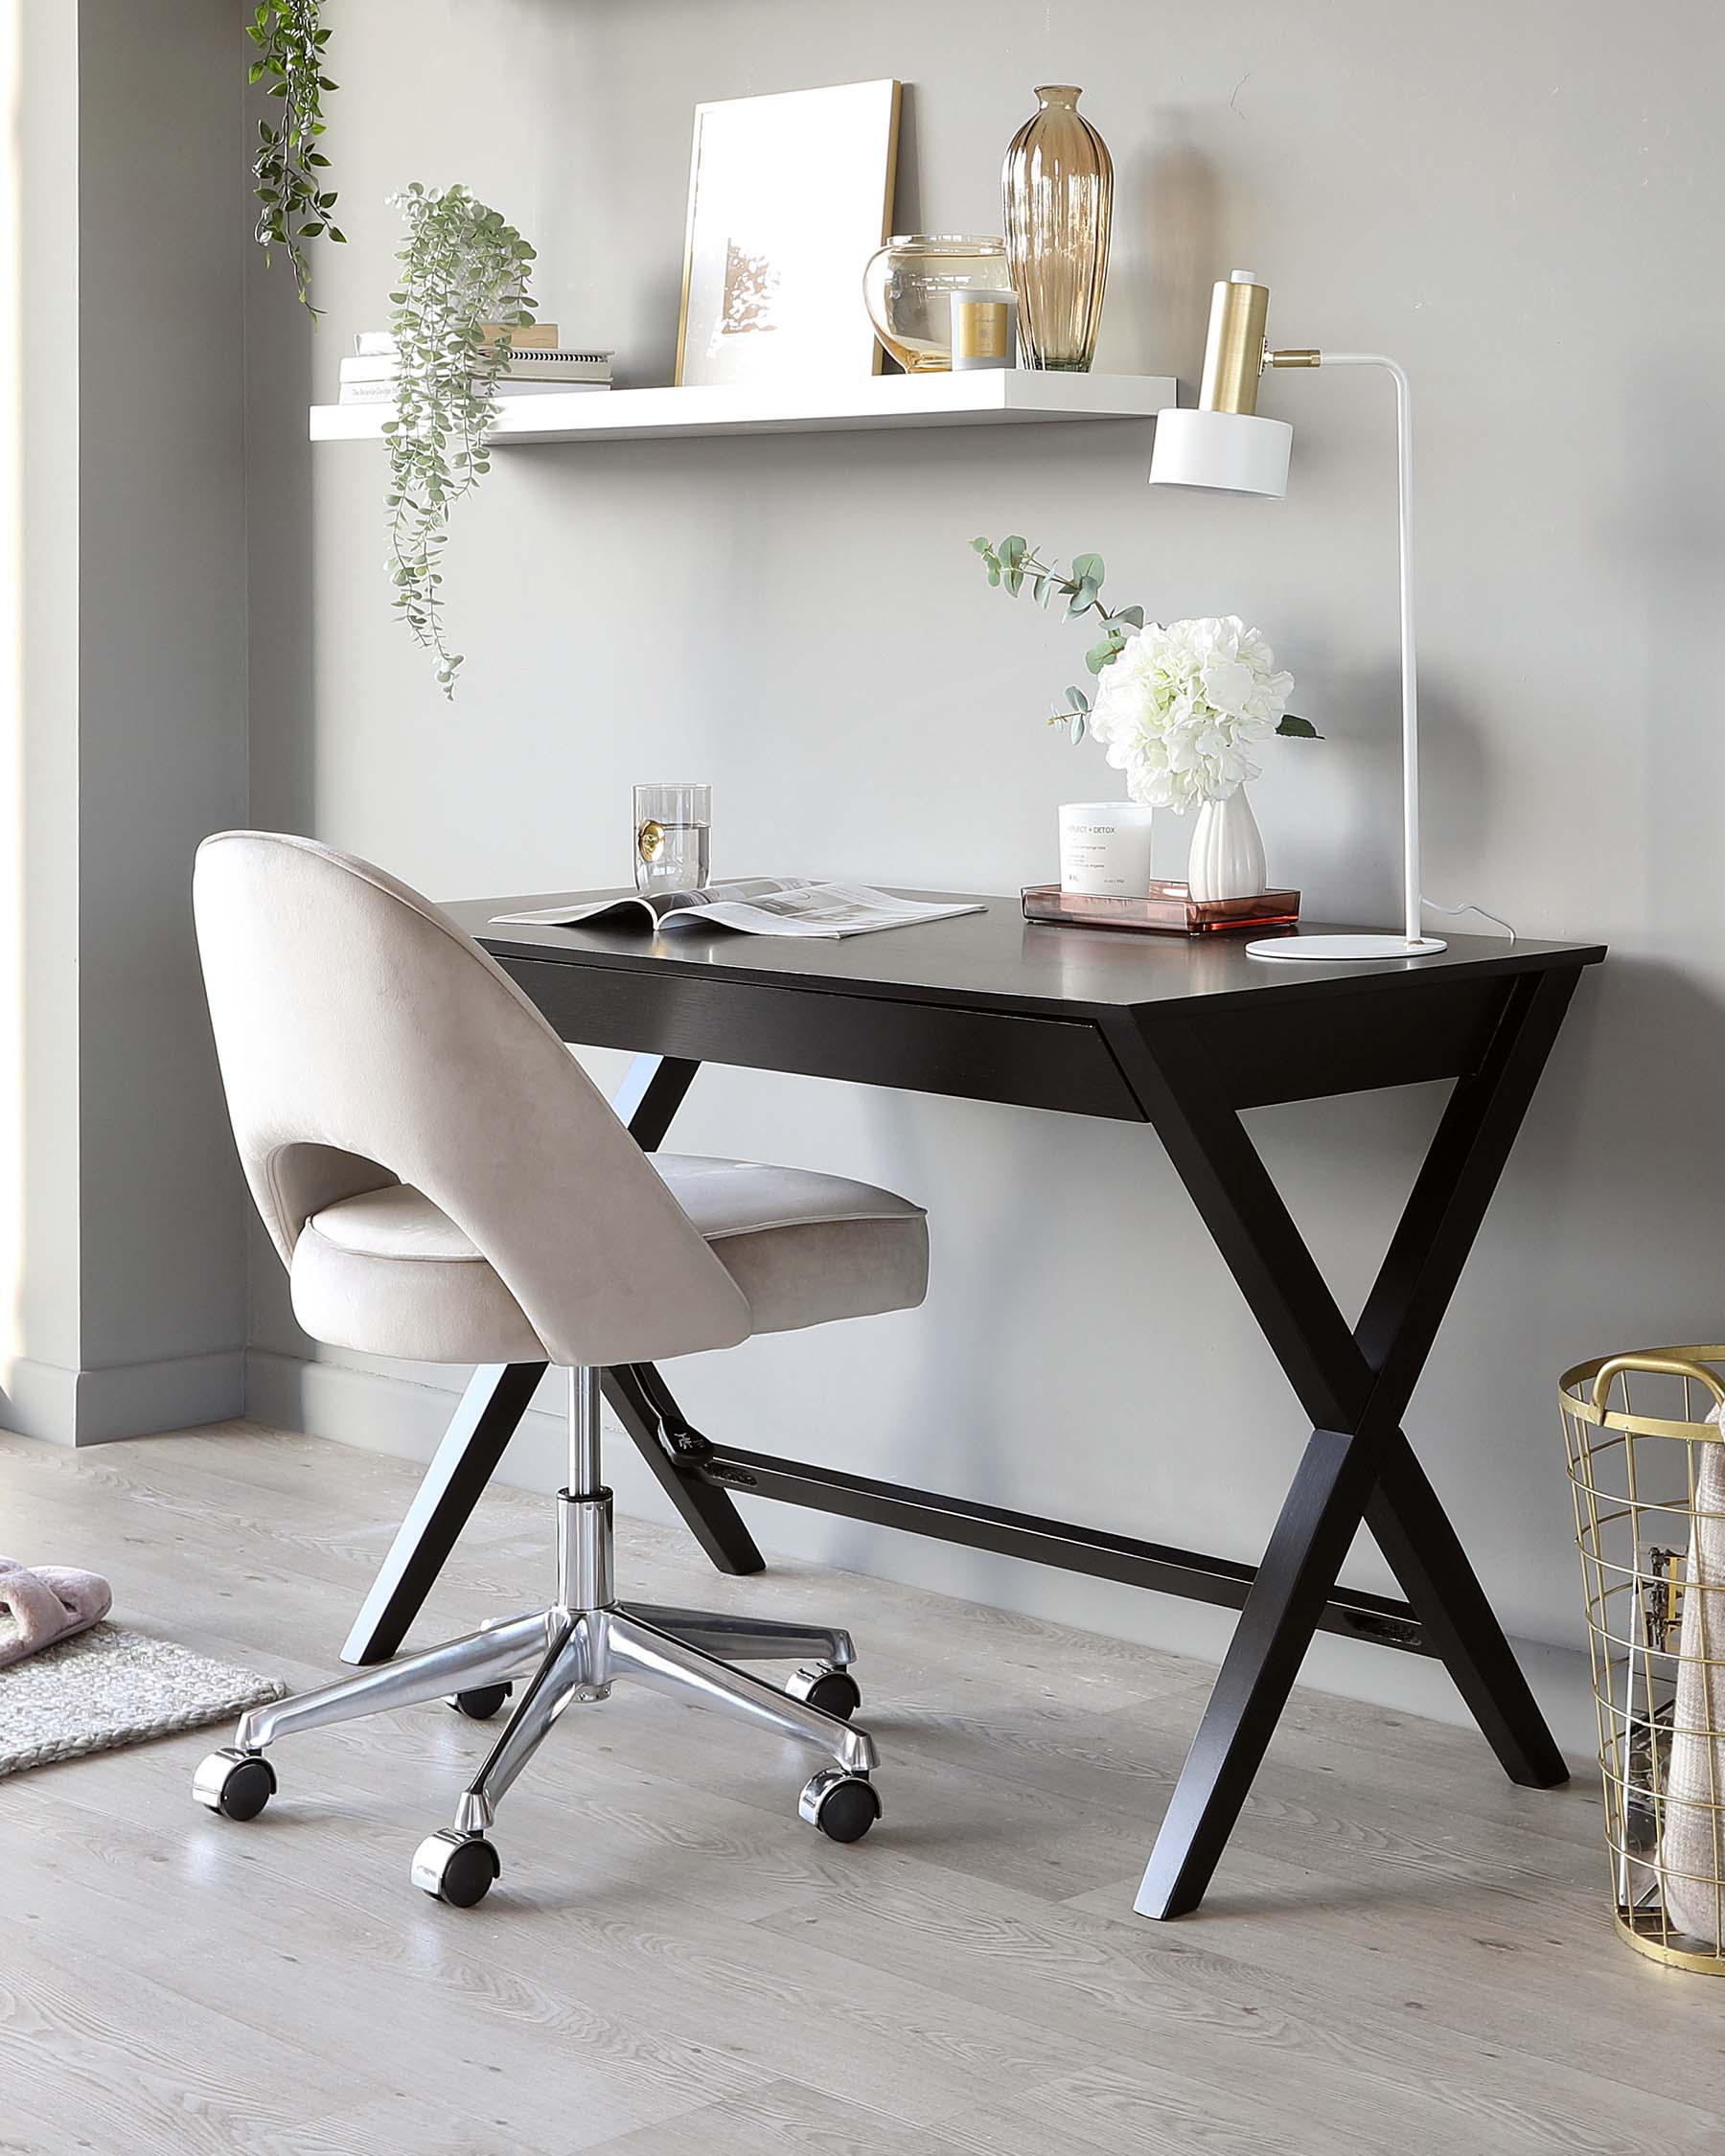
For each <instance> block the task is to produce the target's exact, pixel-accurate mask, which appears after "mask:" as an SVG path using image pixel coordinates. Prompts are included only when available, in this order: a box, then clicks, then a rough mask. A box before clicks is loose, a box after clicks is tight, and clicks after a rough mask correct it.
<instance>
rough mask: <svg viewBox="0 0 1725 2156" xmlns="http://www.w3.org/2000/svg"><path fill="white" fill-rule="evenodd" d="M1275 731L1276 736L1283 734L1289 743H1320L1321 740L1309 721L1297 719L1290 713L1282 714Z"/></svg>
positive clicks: (1321, 737) (1315, 728)
mask: <svg viewBox="0 0 1725 2156" xmlns="http://www.w3.org/2000/svg"><path fill="white" fill-rule="evenodd" d="M1276 732H1277V733H1278V734H1285V735H1286V736H1287V737H1288V739H1289V740H1290V741H1322V739H1323V736H1322V734H1321V733H1320V732H1319V731H1318V729H1317V727H1316V726H1314V725H1313V723H1312V722H1311V721H1310V720H1309V719H1297V718H1296V717H1295V716H1294V714H1293V712H1291V711H1284V712H1283V713H1282V715H1281V719H1280V721H1279V722H1278V723H1277V725H1276Z"/></svg>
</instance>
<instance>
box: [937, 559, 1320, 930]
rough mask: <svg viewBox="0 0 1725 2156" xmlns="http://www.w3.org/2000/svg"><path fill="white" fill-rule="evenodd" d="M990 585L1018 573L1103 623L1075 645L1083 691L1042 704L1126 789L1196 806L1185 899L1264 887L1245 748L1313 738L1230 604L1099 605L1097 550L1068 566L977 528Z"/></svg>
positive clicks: (1239, 894)
mask: <svg viewBox="0 0 1725 2156" xmlns="http://www.w3.org/2000/svg"><path fill="white" fill-rule="evenodd" d="M971 545H972V546H973V547H974V548H975V549H976V551H977V553H978V554H979V555H980V556H981V557H982V562H983V566H984V567H985V568H986V569H987V571H988V581H989V583H990V584H991V585H997V586H999V587H1000V588H1001V589H1003V590H1004V591H1005V592H1006V593H1007V594H1008V596H1009V597H1012V598H1015V599H1016V598H1017V597H1018V595H1019V593H1020V592H1021V591H1023V588H1024V586H1025V585H1026V584H1028V585H1029V587H1030V594H1031V597H1032V598H1033V599H1035V600H1036V601H1037V603H1038V604H1039V605H1041V606H1043V607H1045V608H1046V607H1052V606H1053V605H1054V603H1055V602H1056V601H1057V600H1060V601H1063V602H1064V611H1065V616H1066V618H1067V619H1068V620H1069V621H1076V620H1080V619H1082V618H1083V617H1084V616H1085V615H1087V614H1093V615H1094V616H1095V617H1096V619H1097V620H1098V621H1099V622H1100V623H1101V624H1102V635H1101V637H1100V638H1099V639H1098V640H1097V642H1096V643H1094V644H1092V647H1091V648H1090V650H1089V651H1088V652H1087V653H1086V654H1085V661H1084V663H1085V666H1086V668H1087V670H1088V671H1089V672H1090V673H1091V674H1092V675H1093V676H1095V677H1097V680H1096V692H1095V696H1094V698H1093V699H1092V697H1091V696H1090V695H1088V694H1087V693H1086V691H1084V690H1083V689H1080V688H1076V687H1072V688H1069V689H1068V690H1067V692H1066V702H1065V704H1064V705H1057V706H1056V707H1055V709H1054V710H1053V712H1052V713H1051V714H1050V717H1049V720H1048V723H1049V724H1050V725H1056V726H1064V727H1065V728H1066V730H1067V732H1068V734H1069V738H1070V739H1071V740H1072V741H1073V742H1075V743H1076V742H1081V741H1082V740H1083V739H1084V737H1085V735H1086V734H1087V733H1089V734H1091V735H1093V736H1094V738H1095V739H1096V740H1097V741H1098V742H1100V743H1101V744H1102V745H1103V747H1104V749H1105V750H1106V752H1107V756H1108V761H1109V763H1110V764H1111V765H1113V766H1114V768H1115V770H1118V771H1123V772H1124V773H1125V774H1126V791H1127V792H1128V793H1129V794H1130V795H1131V797H1132V798H1133V800H1135V801H1138V802H1142V803H1143V804H1144V805H1145V806H1146V807H1149V808H1156V809H1176V810H1180V811H1182V812H1184V811H1185V810H1188V809H1195V810H1196V811H1197V812H1198V821H1197V824H1196V826H1195V827H1194V830H1193V834H1192V850H1191V860H1190V863H1189V865H1188V868H1187V875H1186V880H1187V883H1188V884H1189V886H1190V889H1191V894H1192V896H1193V898H1195V899H1201V900H1207V899H1229V898H1251V897H1253V896H1255V895H1256V893H1258V892H1259V891H1261V890H1262V889H1263V888H1264V883H1265V870H1264V843H1263V839H1262V837H1260V836H1259V833H1258V827H1257V819H1256V817H1255V816H1254V815H1253V813H1252V806H1251V803H1250V802H1249V801H1248V800H1247V798H1246V794H1245V791H1244V788H1245V783H1246V781H1247V780H1248V779H1253V778H1256V777H1257V775H1258V770H1259V768H1260V767H1259V766H1258V765H1257V764H1256V763H1254V762H1253V756H1252V752H1253V749H1254V748H1255V747H1256V746H1257V745H1260V744H1262V743H1264V742H1266V741H1268V740H1270V738H1271V737H1272V736H1273V735H1276V734H1281V735H1283V736H1286V737H1288V738H1289V739H1292V740H1299V741H1316V740H1318V739H1319V735H1318V730H1317V728H1316V727H1315V726H1313V725H1312V723H1311V722H1310V721H1309V720H1305V719H1299V718H1297V717H1296V716H1295V715H1294V714H1293V713H1292V712H1291V711H1289V709H1288V708H1287V705H1288V698H1289V696H1290V695H1291V694H1292V692H1293V688H1294V677H1293V676H1292V675H1291V674H1288V673H1285V672H1278V671H1277V669H1276V654H1275V653H1274V652H1273V651H1272V650H1271V649H1270V646H1269V645H1268V644H1267V643H1266V642H1265V640H1264V638H1263V637H1262V635H1260V633H1259V632H1258V631H1256V630H1255V629H1248V628H1247V626H1246V624H1245V623H1244V622H1243V621H1242V620H1241V619H1240V617H1239V615H1238V614H1225V615H1221V616H1216V615H1207V616H1205V617H1203V618H1201V619H1198V620H1192V621H1177V622H1170V623H1168V624H1167V625H1166V626H1165V627H1164V626H1163V625H1162V624H1161V623H1160V622H1150V623H1148V624H1146V623H1145V620H1144V609H1143V608H1141V607H1138V606H1131V607H1108V606H1105V605H1104V604H1103V600H1102V584H1103V578H1104V576H1105V574H1106V572H1105V570H1104V567H1103V562H1102V557H1101V556H1100V555H1099V554H1080V555H1075V556H1074V557H1073V560H1072V562H1071V566H1070V567H1069V569H1062V568H1061V567H1060V565H1059V564H1058V563H1057V562H1044V561H1042V560H1040V559H1039V558H1038V557H1037V555H1036V554H1035V553H1034V552H1033V551H1032V550H1031V549H1030V547H1029V546H1028V545H1026V543H1025V542H1024V540H1023V539H1021V538H1019V537H1017V536H1016V535H1015V536H1013V537H1011V538H1008V539H1001V540H1000V543H999V544H998V545H997V544H996V543H995V542H994V541H993V540H992V539H973V540H972V541H971Z"/></svg>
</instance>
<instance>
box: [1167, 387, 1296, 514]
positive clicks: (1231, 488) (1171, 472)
mask: <svg viewBox="0 0 1725 2156" xmlns="http://www.w3.org/2000/svg"><path fill="white" fill-rule="evenodd" d="M1293 444H1294V429H1293V428H1292V427H1291V426H1290V425H1289V424H1288V423H1287V421H1286V420H1275V419H1260V418H1258V417H1257V416H1256V414H1255V413H1247V412H1203V411H1196V412H1195V411H1182V410H1176V409H1174V408H1173V407H1172V406H1170V407H1169V409H1168V410H1166V411H1162V412H1159V413H1158V414H1157V415H1156V445H1155V447H1154V448H1153V449H1152V450H1151V452H1150V484H1151V485H1152V486H1153V487H1202V488H1205V489H1206V490H1207V491H1208V492H1209V493H1224V494H1272V495H1274V496H1275V497H1276V499H1277V500H1278V501H1279V500H1280V499H1281V497H1282V496H1283V495H1284V494H1285V493H1287V491H1288V452H1289V450H1290V449H1291V448H1292V447H1293Z"/></svg>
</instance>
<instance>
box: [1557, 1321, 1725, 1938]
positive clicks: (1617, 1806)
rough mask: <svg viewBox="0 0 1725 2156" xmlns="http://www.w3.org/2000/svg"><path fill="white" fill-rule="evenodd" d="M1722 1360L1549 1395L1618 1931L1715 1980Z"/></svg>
mask: <svg viewBox="0 0 1725 2156" xmlns="http://www.w3.org/2000/svg"><path fill="white" fill-rule="evenodd" d="M1714 1364H1725V1347H1716V1346H1715V1347H1656V1348H1649V1349H1646V1350H1645V1351H1644V1352H1642V1353H1639V1354H1634V1355H1602V1356H1599V1357H1598V1358H1596V1359H1595V1360H1594V1361H1593V1362H1590V1363H1578V1364H1577V1365H1576V1367H1575V1368H1574V1369H1573V1370H1566V1371H1565V1372H1564V1374H1563V1376H1562V1378H1561V1379H1560V1380H1559V1383H1558V1395H1557V1397H1558V1405H1559V1408H1560V1410H1561V1412H1562V1417H1563V1435H1564V1442H1565V1444H1566V1446H1567V1447H1568V1450H1569V1471H1570V1482H1571V1484H1572V1487H1573V1491H1574V1496H1575V1501H1576V1542H1577V1544H1578V1545H1579V1546H1580V1550H1581V1575H1582V1582H1583V1586H1584V1588H1585V1591H1586V1596H1587V1629H1588V1643H1589V1646H1590V1647H1591V1649H1592V1654H1593V1687H1594V1705H1595V1708H1596V1709H1597V1710H1598V1714H1599V1772H1600V1775H1601V1776H1602V1778H1603V1781H1604V1791H1605V1832H1606V1841H1607V1843H1608V1845H1609V1847H1610V1851H1611V1869H1612V1886H1613V1891H1614V1894H1615V1898H1616V1907H1617V1922H1618V1928H1619V1930H1620V1931H1621V1932H1622V1934H1623V1936H1624V1938H1627V1939H1628V1941H1629V1943H1630V1944H1631V1945H1632V1946H1633V1947H1635V1949H1636V1950H1637V1951H1638V1952H1639V1953H1642V1954H1645V1955H1647V1956H1649V1957H1650V1958H1651V1959H1652V1960H1654V1961H1663V1962H1665V1963H1667V1964H1668V1966H1670V1967H1673V1968H1681V1969H1698V1970H1702V1971H1706V1972H1708V1973H1710V1974H1713V1975H1715V1976H1717V1975H1725V1443H1722V1442H1721V1439H1722V1437H1725V1432H1721V1430H1720V1427H1719V1424H1718V1422H1717V1421H1716V1420H1714V1419H1708V1418H1711V1417H1714V1416H1715V1415H1716V1414H1717V1412H1718V1411H1719V1410H1720V1408H1721V1407H1725V1382H1721V1379H1720V1377H1719V1374H1718V1372H1717V1371H1716V1370H1715V1369H1714V1368H1713V1367H1711V1366H1710V1365H1714Z"/></svg>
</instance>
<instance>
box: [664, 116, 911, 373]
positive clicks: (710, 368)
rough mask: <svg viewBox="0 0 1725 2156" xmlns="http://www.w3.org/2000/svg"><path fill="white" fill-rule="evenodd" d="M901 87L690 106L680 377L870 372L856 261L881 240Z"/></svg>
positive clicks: (877, 354)
mask: <svg viewBox="0 0 1725 2156" xmlns="http://www.w3.org/2000/svg"><path fill="white" fill-rule="evenodd" d="M898 115H899V86H898V84H897V83H896V82H894V81H891V80H886V81H881V82H845V83H841V84H839V86H838V87H836V88H834V89H828V90H787V91H785V92H783V93H781V94H780V95H778V96H775V97H764V98H727V99H725V100H724V101H723V102H721V103H714V104H698V105H697V106H696V107H695V146H694V150H693V153H692V155H691V158H690V162H689V220H688V233H687V239H686V241H685V244H684V249H683V297H682V321H681V325H680V327H679V329H678V339H677V379H678V383H679V384H694V383H703V384H704V383H711V382H764V381H772V380H775V379H777V380H782V379H784V378H787V377H789V376H796V377H800V378H804V379H807V378H810V377H815V376H822V375H827V376H831V375H839V376H843V375H867V374H873V373H875V372H876V371H877V370H878V368H879V366H880V363H881V348H880V345H879V342H878V341H877V339H876V337H875V333H874V330H873V327H872V325H871V324H870V322H869V319H868V314H867V310H866V309H865V308H864V307H863V304H862V266H863V264H865V263H866V262H867V260H868V258H869V256H870V255H871V254H873V253H874V251H875V249H876V248H877V247H879V246H880V244H881V242H882V241H883V240H885V237H886V231H887V221H888V219H889V218H890V216H891V213H892V178H893V164H894V159H895V155H896V151H897V147H898Z"/></svg>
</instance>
